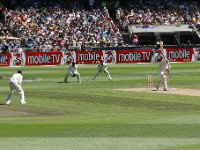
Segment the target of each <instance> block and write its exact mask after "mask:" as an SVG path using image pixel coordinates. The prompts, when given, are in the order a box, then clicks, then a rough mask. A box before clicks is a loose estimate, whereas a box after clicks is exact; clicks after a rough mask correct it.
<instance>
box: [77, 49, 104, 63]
mask: <svg viewBox="0 0 200 150" xmlns="http://www.w3.org/2000/svg"><path fill="white" fill-rule="evenodd" d="M102 58H103V52H102V51H101V50H95V51H78V52H76V63H79V64H95V63H99V61H100V60H101V59H102Z"/></svg>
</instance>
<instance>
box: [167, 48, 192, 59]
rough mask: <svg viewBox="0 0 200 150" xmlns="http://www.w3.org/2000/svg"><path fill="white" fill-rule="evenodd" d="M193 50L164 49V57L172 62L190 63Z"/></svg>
mask: <svg viewBox="0 0 200 150" xmlns="http://www.w3.org/2000/svg"><path fill="white" fill-rule="evenodd" d="M193 55H194V50H193V48H169V49H166V57H167V58H168V59H169V60H170V61H172V62H188V61H192V57H193Z"/></svg>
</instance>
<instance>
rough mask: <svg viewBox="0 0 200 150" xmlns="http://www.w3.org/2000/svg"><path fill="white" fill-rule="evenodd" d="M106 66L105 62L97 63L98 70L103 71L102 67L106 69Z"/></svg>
mask: <svg viewBox="0 0 200 150" xmlns="http://www.w3.org/2000/svg"><path fill="white" fill-rule="evenodd" d="M107 68H108V66H107V64H106V63H104V62H103V64H101V63H100V64H99V65H98V69H99V70H100V71H103V70H104V69H107Z"/></svg>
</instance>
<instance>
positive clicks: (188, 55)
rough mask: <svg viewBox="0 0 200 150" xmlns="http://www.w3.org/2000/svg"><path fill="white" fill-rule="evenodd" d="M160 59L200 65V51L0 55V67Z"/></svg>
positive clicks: (191, 49) (195, 48)
mask: <svg viewBox="0 0 200 150" xmlns="http://www.w3.org/2000/svg"><path fill="white" fill-rule="evenodd" d="M163 58H167V59H169V60H170V62H191V61H200V47H187V48H180V47H179V48H178V47H174V48H172V47H170V48H165V49H163V50H155V49H152V48H143V49H126V48H124V49H120V50H86V51H59V52H21V53H20V52H12V53H1V54H0V66H33V65H66V64H70V63H71V62H72V61H74V62H76V63H77V64H97V63H99V62H100V60H101V59H104V61H105V62H106V63H109V64H118V63H154V62H159V61H161V60H162V59H163Z"/></svg>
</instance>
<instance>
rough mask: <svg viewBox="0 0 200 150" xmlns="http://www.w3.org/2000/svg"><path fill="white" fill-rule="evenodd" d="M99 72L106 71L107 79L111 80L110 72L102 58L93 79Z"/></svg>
mask: <svg viewBox="0 0 200 150" xmlns="http://www.w3.org/2000/svg"><path fill="white" fill-rule="evenodd" d="M99 72H101V73H103V72H104V73H106V74H107V75H108V80H112V78H111V76H110V73H109V72H108V66H107V64H106V63H105V62H104V61H103V60H101V61H100V63H99V65H98V68H97V72H96V74H95V75H94V77H93V80H95V79H96V77H97V76H98V75H99Z"/></svg>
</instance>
